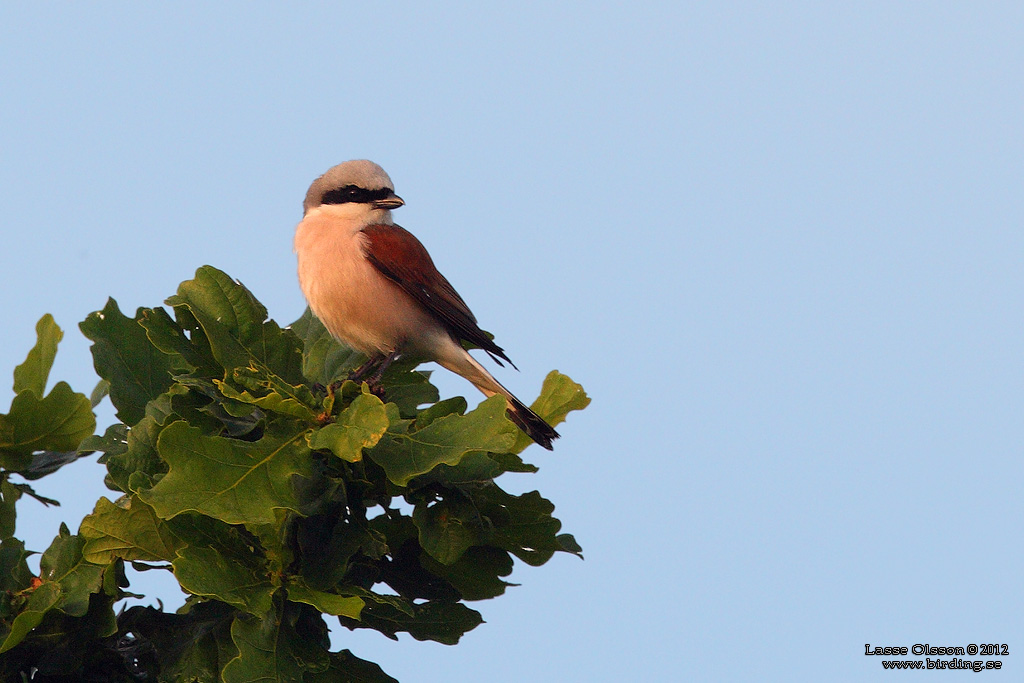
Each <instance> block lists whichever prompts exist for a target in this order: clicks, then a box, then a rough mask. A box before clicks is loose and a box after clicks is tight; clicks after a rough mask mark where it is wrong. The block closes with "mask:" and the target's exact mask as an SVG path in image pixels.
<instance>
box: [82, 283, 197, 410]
mask: <svg viewBox="0 0 1024 683" xmlns="http://www.w3.org/2000/svg"><path fill="white" fill-rule="evenodd" d="M144 315H145V309H142V308H140V309H139V310H138V311H137V312H136V314H135V318H134V319H133V318H129V317H128V316H126V315H124V314H123V313H121V310H120V309H119V308H118V306H117V302H116V301H114V300H113V299H108V300H107V305H106V306H104V307H103V310H102V311H97V312H95V313H91V314H90V315H89V316H88V317H87V318H86V319H85V320H84V321H83V322H82V323H80V324H79V326H78V327H79V329H81V330H82V334H84V335H85V336H86V337H88V338H89V339H91V340H92V341H93V345H92V357H93V365H94V366H95V368H96V374H98V375H99V376H100V377H102V378H103V379H104V380H106V381H107V382H109V384H110V388H109V392H110V402H111V403H113V404H114V407H115V408H117V417H118V419H120V420H121V421H122V422H124V423H125V424H128V425H133V424H135V423H136V422H138V421H139V420H141V419H142V417H143V415H145V412H146V404H147V403H149V402H150V401H151V400H152V399H154V398H156V397H157V396H159V395H160V394H162V393H164V392H165V391H167V389H168V388H170V386H171V384H172V382H173V380H172V379H171V376H172V375H173V374H175V373H177V372H179V371H181V370H184V369H185V367H186V365H185V363H183V362H182V360H181V358H180V357H178V356H174V355H169V354H166V353H164V352H163V351H161V350H160V349H159V348H157V347H156V346H154V345H153V344H152V343H151V342H150V340H149V338H148V337H147V335H146V330H145V328H144V327H142V325H141V324H140V321H141V320H142V318H143V316H144Z"/></svg>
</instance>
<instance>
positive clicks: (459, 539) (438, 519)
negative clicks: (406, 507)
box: [412, 496, 482, 564]
mask: <svg viewBox="0 0 1024 683" xmlns="http://www.w3.org/2000/svg"><path fill="white" fill-rule="evenodd" d="M412 519H413V522H414V523H415V524H416V528H417V529H418V530H419V540H420V545H421V546H422V547H423V549H424V550H426V551H427V552H428V553H429V554H430V555H431V557H433V558H434V559H435V560H437V561H438V562H440V563H441V564H452V563H453V562H455V561H456V560H458V559H459V558H460V557H462V553H464V552H466V550H467V549H468V548H469V547H470V546H472V545H474V544H475V543H476V542H477V539H478V538H479V536H480V531H481V528H482V524H481V520H480V515H479V513H478V512H477V511H476V508H475V507H474V505H473V503H472V502H471V501H469V500H467V499H465V498H463V497H461V496H452V497H450V498H447V499H445V500H441V501H436V502H434V503H432V504H430V505H425V504H420V505H417V506H416V508H415V509H414V510H413V512H412Z"/></svg>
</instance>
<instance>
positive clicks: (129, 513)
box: [78, 496, 183, 564]
mask: <svg viewBox="0 0 1024 683" xmlns="http://www.w3.org/2000/svg"><path fill="white" fill-rule="evenodd" d="M78 533H79V534H80V535H81V536H82V538H84V539H85V545H84V547H83V548H82V556H83V558H84V559H85V560H86V561H87V562H92V563H94V564H109V563H111V562H113V561H114V559H116V558H120V559H122V560H127V561H129V562H133V561H143V562H171V561H172V560H174V558H175V557H176V556H177V551H178V550H179V549H181V548H182V546H183V543H182V542H181V541H180V540H179V539H178V538H177V537H176V536H175V535H174V534H173V533H172V532H171V530H170V529H169V528H168V527H167V525H166V524H164V522H163V521H162V520H160V519H159V518H157V516H156V513H155V512H154V511H153V508H152V507H150V506H149V505H146V504H145V503H143V502H142V501H141V500H139V499H138V498H136V497H134V496H133V497H130V498H125V499H124V501H123V503H122V504H121V505H117V504H114V503H112V502H110V501H109V500H107V499H106V498H100V499H99V500H98V501H97V502H96V508H95V509H94V510H93V513H92V514H91V515H88V516H87V517H86V518H85V519H83V520H82V525H81V527H80V528H79V531H78Z"/></svg>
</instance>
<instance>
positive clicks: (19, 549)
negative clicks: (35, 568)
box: [0, 538, 35, 619]
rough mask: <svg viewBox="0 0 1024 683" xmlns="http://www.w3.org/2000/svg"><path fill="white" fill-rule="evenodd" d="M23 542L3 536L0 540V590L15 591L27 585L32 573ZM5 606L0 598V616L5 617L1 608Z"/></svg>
mask: <svg viewBox="0 0 1024 683" xmlns="http://www.w3.org/2000/svg"><path fill="white" fill-rule="evenodd" d="M34 554H35V553H31V552H29V551H27V550H25V543H24V542H23V541H20V540H18V539H16V538H5V539H3V540H2V541H0V591H7V592H10V593H17V592H18V591H22V590H24V589H26V588H28V587H29V585H30V584H31V582H32V578H33V574H32V572H31V571H30V570H29V568H28V563H27V562H26V561H25V560H26V559H28V556H29V555H34ZM5 607H6V605H4V604H3V601H2V600H0V618H4V619H6V616H7V615H6V614H5V613H3V612H2V610H3V609H4V608H5Z"/></svg>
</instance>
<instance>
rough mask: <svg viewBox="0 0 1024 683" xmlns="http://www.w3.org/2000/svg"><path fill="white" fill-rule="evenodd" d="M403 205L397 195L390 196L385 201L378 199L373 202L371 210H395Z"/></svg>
mask: <svg viewBox="0 0 1024 683" xmlns="http://www.w3.org/2000/svg"><path fill="white" fill-rule="evenodd" d="M403 204H405V202H404V201H403V200H402V198H401V197H399V196H398V195H397V194H392V195H391V196H390V197H388V198H387V199H378V200H377V201H375V202H373V208H375V209H397V208H398V207H400V206H402V205H403Z"/></svg>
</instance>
